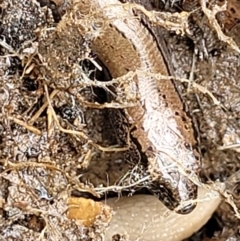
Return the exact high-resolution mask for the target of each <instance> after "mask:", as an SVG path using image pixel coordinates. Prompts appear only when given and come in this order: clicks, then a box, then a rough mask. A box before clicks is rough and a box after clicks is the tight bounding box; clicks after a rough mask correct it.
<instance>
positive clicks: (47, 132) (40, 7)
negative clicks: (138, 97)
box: [0, 0, 240, 241]
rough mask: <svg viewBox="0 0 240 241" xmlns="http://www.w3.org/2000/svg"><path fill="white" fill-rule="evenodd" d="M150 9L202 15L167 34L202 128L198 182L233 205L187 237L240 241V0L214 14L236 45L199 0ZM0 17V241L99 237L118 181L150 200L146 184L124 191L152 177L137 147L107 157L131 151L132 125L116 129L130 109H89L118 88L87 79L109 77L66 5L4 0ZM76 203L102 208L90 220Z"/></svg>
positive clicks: (186, 98) (91, 213) (203, 240)
mask: <svg viewBox="0 0 240 241" xmlns="http://www.w3.org/2000/svg"><path fill="white" fill-rule="evenodd" d="M223 3H224V2H223V1H219V2H218V4H219V5H217V6H223ZM154 4H155V6H156V7H158V8H159V9H160V10H165V11H170V12H177V11H179V10H180V9H181V8H184V10H186V11H193V10H194V11H193V14H192V15H191V16H190V17H189V24H190V25H189V26H190V27H191V28H190V29H189V31H188V34H187V35H186V34H184V35H177V34H176V33H175V32H171V31H167V30H162V31H163V32H164V37H165V39H166V40H167V41H166V42H167V47H168V49H169V53H170V56H171V60H172V63H173V67H174V71H175V73H176V76H177V77H178V80H176V84H177V85H178V87H179V89H180V90H181V92H182V98H183V100H184V101H185V102H186V103H187V104H188V106H189V112H190V113H191V116H192V118H193V120H194V123H195V127H196V129H197V132H198V136H199V137H198V139H199V148H200V152H201V155H202V157H203V164H202V172H201V180H202V181H203V182H209V181H216V180H218V181H221V182H225V183H226V189H227V193H228V194H229V197H230V198H232V199H231V200H230V201H229V200H228V201H229V202H230V203H232V205H229V203H227V202H226V200H225V198H224V197H223V200H225V201H223V203H222V204H221V205H220V207H219V208H218V210H216V212H215V213H214V215H213V217H212V218H211V219H210V220H209V222H208V223H207V224H206V225H205V226H204V227H203V228H202V229H201V230H199V232H197V233H196V234H194V235H193V236H192V237H190V238H189V239H187V240H192V241H198V240H199V241H210V240H211V241H213V240H222V241H225V240H228V241H237V240H240V224H239V223H240V221H239V219H238V218H237V217H236V210H235V211H234V209H233V206H234V205H235V206H234V207H236V208H240V201H239V200H240V197H239V190H240V185H239V184H240V173H239V167H240V155H239V153H240V148H239V146H238V145H234V144H238V143H240V122H239V119H240V105H239V103H240V85H239V77H240V71H239V66H240V64H239V52H237V51H238V50H237V47H235V49H234V46H235V45H233V43H232V42H231V40H232V39H234V40H235V41H236V43H237V44H239V43H240V41H239V36H238V28H239V24H238V23H239V19H240V15H238V10H237V9H238V7H240V6H238V4H239V3H238V1H234V0H231V1H230V0H229V1H228V5H227V9H226V10H225V11H223V10H222V11H220V12H218V13H217V15H216V19H217V20H218V23H219V24H220V26H222V30H223V32H224V33H225V34H227V35H228V36H231V37H232V39H230V40H229V39H225V40H224V41H220V40H219V39H220V37H221V36H222V35H221V32H220V30H219V29H216V28H214V24H213V23H212V22H211V21H209V19H208V18H207V16H206V14H204V13H203V12H202V11H201V8H200V6H199V5H198V4H196V1H193V2H191V1H190V0H188V1H184V4H183V5H182V2H181V1H165V3H163V2H161V1H154ZM212 6H216V3H213V5H212ZM239 14H240V12H239ZM0 19H1V22H0V66H1V67H0V103H1V111H0V186H1V188H0V240H9V241H10V240H16V241H18V240H19V241H20V240H29V241H30V240H71V241H74V240H86V241H87V240H101V233H102V232H103V231H104V229H105V228H106V227H107V225H108V222H109V220H110V217H111V215H112V212H111V210H110V209H109V208H108V207H107V206H105V205H99V204H98V203H97V202H96V203H95V202H94V201H97V200H101V199H104V198H105V197H106V195H109V196H113V195H116V188H115V189H114V188H111V185H114V184H115V186H116V184H117V185H118V187H119V190H120V189H121V191H123V194H126V193H135V192H138V193H141V192H146V190H145V188H144V187H146V186H149V185H150V184H149V183H148V182H142V183H139V184H138V185H135V186H133V187H131V188H123V187H124V186H127V185H129V184H132V183H134V182H136V181H138V180H141V179H142V178H144V177H145V176H146V175H147V171H146V167H145V165H144V164H141V165H134V163H135V160H136V158H138V153H136V152H135V151H134V150H127V151H116V152H108V151H104V149H108V148H109V146H116V145H118V146H119V145H120V146H124V145H125V144H126V143H125V141H122V139H124V138H125V137H126V135H127V133H126V132H125V130H126V128H127V129H129V128H130V127H129V125H128V121H127V119H125V120H124V123H123V122H121V123H119V126H117V125H115V126H113V125H112V123H113V122H112V121H110V119H111V118H113V116H115V118H116V119H118V115H122V113H121V112H124V111H123V110H116V109H111V108H103V109H100V108H92V107H91V104H89V103H95V102H98V103H100V104H101V103H105V102H106V101H107V97H106V92H111V91H113V92H114V94H116V93H118V92H117V90H116V89H113V88H103V87H99V86H97V85H96V84H94V83H93V81H91V79H94V78H95V79H98V80H101V81H107V80H109V79H110V76H109V74H108V72H107V70H105V71H103V72H100V71H97V70H96V68H95V66H94V64H95V65H97V64H99V62H98V60H97V58H96V57H97V56H95V54H94V53H93V52H91V49H90V48H89V46H88V43H87V41H86V39H87V37H88V36H81V35H80V34H79V29H78V28H76V22H75V19H74V16H72V15H71V2H70V1H61V0H55V1H49V0H38V1H37V0H21V1H20V0H0ZM63 19H64V21H62V20H63ZM212 19H215V17H214V15H212ZM212 19H210V20H212ZM90 34H91V33H90ZM239 46H240V44H239ZM180 79H181V80H182V81H180ZM186 80H188V82H187V81H186ZM183 82H184V83H183ZM116 88H117V87H116ZM119 92H120V91H119ZM114 94H113V95H114ZM123 126H124V127H123ZM121 128H122V132H123V134H122V136H123V137H122V138H119V136H117V134H116V133H118V132H117V129H118V130H119V129H121ZM90 140H91V141H90ZM101 147H104V148H103V150H101ZM72 197H75V198H76V199H73V198H72ZM92 200H94V201H92ZM78 205H85V207H86V209H88V207H90V206H91V205H93V206H94V208H93V209H91V211H89V212H87V214H86V213H85V214H83V213H79V215H80V216H81V215H86V217H85V219H89V220H91V219H93V218H94V222H90V223H88V222H87V223H84V225H83V224H82V223H80V222H76V221H74V220H73V219H71V213H73V215H75V214H74V213H75V212H77V211H76V209H75V207H76V206H78ZM74 217H75V216H74Z"/></svg>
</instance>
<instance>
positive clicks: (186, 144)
mask: <svg viewBox="0 0 240 241" xmlns="http://www.w3.org/2000/svg"><path fill="white" fill-rule="evenodd" d="M184 146H185V147H186V148H187V149H188V150H189V151H190V150H191V146H190V145H189V144H188V143H187V142H185V143H184Z"/></svg>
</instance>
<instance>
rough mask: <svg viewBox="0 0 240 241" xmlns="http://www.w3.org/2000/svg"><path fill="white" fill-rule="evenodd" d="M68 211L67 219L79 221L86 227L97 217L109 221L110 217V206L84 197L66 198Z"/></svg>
mask: <svg viewBox="0 0 240 241" xmlns="http://www.w3.org/2000/svg"><path fill="white" fill-rule="evenodd" d="M67 203H68V212H67V217H68V218H69V219H75V220H76V221H77V222H78V221H80V222H81V224H83V225H84V226H86V227H90V226H92V225H93V224H94V222H95V221H96V219H97V218H98V217H101V219H102V218H103V219H104V220H105V221H107V222H110V220H111V218H112V214H111V208H110V207H108V206H107V205H105V204H103V203H101V202H95V201H93V200H91V199H86V198H75V197H70V198H68V201H67Z"/></svg>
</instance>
